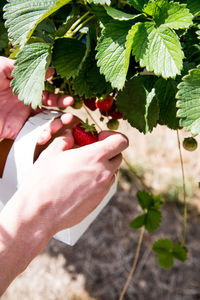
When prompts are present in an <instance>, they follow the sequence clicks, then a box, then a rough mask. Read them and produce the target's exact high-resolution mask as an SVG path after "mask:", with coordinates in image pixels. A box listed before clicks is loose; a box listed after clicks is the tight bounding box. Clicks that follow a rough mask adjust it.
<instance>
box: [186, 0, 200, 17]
mask: <svg viewBox="0 0 200 300" xmlns="http://www.w3.org/2000/svg"><path fill="white" fill-rule="evenodd" d="M187 7H188V8H189V9H190V11H191V13H192V14H194V15H196V16H198V15H199V14H200V2H199V0H187Z"/></svg>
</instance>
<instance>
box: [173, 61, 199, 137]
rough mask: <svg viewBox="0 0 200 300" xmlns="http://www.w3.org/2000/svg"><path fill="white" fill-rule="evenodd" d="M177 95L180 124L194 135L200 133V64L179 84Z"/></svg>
mask: <svg viewBox="0 0 200 300" xmlns="http://www.w3.org/2000/svg"><path fill="white" fill-rule="evenodd" d="M178 89H179V91H178V93H177V95H176V97H177V99H178V101H177V107H178V108H179V109H178V112H177V115H178V116H179V117H180V118H181V120H180V125H181V126H183V127H185V129H186V131H190V132H191V133H192V134H193V135H197V134H199V133H200V65H199V66H198V67H197V68H196V69H192V70H190V71H189V74H188V75H186V76H184V77H183V80H182V82H181V83H180V84H179V85H178Z"/></svg>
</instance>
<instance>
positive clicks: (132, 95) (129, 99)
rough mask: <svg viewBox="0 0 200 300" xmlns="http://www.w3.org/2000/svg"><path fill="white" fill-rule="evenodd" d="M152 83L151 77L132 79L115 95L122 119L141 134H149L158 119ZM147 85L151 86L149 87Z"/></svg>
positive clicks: (157, 107) (152, 77) (157, 108)
mask: <svg viewBox="0 0 200 300" xmlns="http://www.w3.org/2000/svg"><path fill="white" fill-rule="evenodd" d="M154 81H155V79H154V76H151V75H150V76H146V75H145V76H138V77H133V78H132V79H130V80H128V81H127V83H126V85H125V87H124V89H123V91H120V92H119V93H118V95H117V105H118V108H119V111H121V112H122V113H123V118H124V119H125V120H128V122H129V123H130V124H131V126H132V127H135V128H137V129H138V130H139V131H140V132H143V133H148V132H151V131H152V130H153V127H154V126H156V125H157V121H158V119H159V106H158V102H157V99H156V97H155V89H154V88H153V85H154ZM149 84H151V85H152V86H150V87H149V86H148V85H149Z"/></svg>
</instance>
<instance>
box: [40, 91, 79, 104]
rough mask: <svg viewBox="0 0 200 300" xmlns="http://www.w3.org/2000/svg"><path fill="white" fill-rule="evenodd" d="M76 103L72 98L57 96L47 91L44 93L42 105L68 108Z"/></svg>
mask: <svg viewBox="0 0 200 300" xmlns="http://www.w3.org/2000/svg"><path fill="white" fill-rule="evenodd" d="M73 103H74V99H73V97H71V96H66V95H56V94H54V93H49V92H47V91H44V92H43V98H42V104H43V105H45V106H52V107H60V108H66V107H68V106H70V105H72V104H73Z"/></svg>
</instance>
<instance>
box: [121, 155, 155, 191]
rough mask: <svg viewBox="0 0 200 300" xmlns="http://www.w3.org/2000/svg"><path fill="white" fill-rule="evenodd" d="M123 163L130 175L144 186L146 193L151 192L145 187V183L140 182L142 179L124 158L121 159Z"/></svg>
mask: <svg viewBox="0 0 200 300" xmlns="http://www.w3.org/2000/svg"><path fill="white" fill-rule="evenodd" d="M123 161H124V162H125V164H126V165H127V167H128V168H129V170H130V171H131V173H132V174H133V175H134V176H135V177H136V178H137V179H138V180H139V182H140V183H141V184H142V185H143V186H144V188H145V189H146V190H147V191H149V192H150V191H151V189H150V188H149V187H148V186H147V185H146V183H145V182H144V181H143V180H142V178H141V177H140V176H139V175H138V174H137V172H136V171H135V170H134V168H133V167H132V165H131V164H130V163H129V162H128V161H127V159H126V158H125V157H123Z"/></svg>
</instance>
